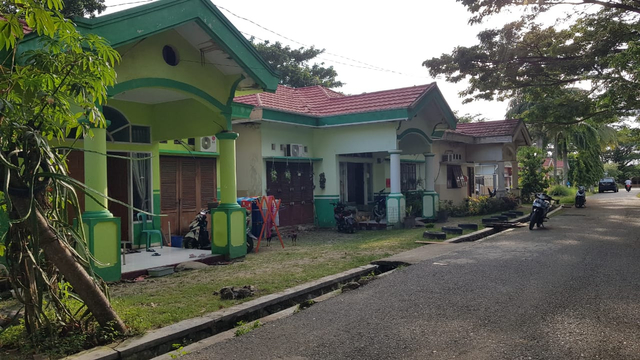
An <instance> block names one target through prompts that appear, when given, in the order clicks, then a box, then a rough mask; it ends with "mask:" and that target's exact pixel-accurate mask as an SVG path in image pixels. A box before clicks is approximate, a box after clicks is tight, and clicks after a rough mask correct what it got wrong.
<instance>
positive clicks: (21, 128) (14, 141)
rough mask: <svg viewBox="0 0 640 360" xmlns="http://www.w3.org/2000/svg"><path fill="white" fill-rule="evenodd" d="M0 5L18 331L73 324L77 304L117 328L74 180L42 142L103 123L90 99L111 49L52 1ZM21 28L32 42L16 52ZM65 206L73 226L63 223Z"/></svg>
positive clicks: (3, 146)
mask: <svg viewBox="0 0 640 360" xmlns="http://www.w3.org/2000/svg"><path fill="white" fill-rule="evenodd" d="M3 3H4V5H7V7H8V8H12V9H14V11H10V12H7V13H0V50H2V52H3V53H4V55H5V56H3V57H2V59H3V60H4V62H3V63H1V70H2V71H0V89H2V91H0V110H1V111H0V175H1V176H2V181H0V191H1V192H2V194H3V196H4V200H5V206H6V211H7V212H8V215H9V218H10V228H9V231H8V233H7V234H6V236H5V237H4V238H3V241H2V243H0V253H4V255H5V258H6V261H7V265H8V266H7V267H8V270H9V272H10V280H11V283H12V285H13V287H14V289H15V290H16V294H17V295H18V297H19V300H20V301H21V302H22V303H23V304H24V316H25V317H24V319H25V326H26V329H27V331H29V332H30V333H37V332H39V331H40V330H43V329H51V328H55V327H56V326H59V325H60V324H64V326H65V328H66V329H76V328H78V327H80V326H81V325H82V323H83V322H82V321H81V319H86V318H87V317H86V316H80V315H81V314H82V313H83V312H82V311H81V312H80V313H79V314H80V315H79V314H78V313H77V312H76V311H75V310H77V309H78V306H80V309H81V310H82V309H85V311H84V313H85V315H93V317H94V318H95V319H96V320H97V321H98V322H99V324H100V325H102V326H103V327H105V328H112V329H115V330H117V331H120V332H124V331H126V328H125V325H124V323H123V322H122V321H121V320H120V318H119V317H118V316H117V314H116V313H115V312H114V311H113V309H112V308H111V305H110V303H109V301H108V298H107V296H106V294H105V293H106V286H105V285H104V283H103V282H102V281H101V280H100V279H99V278H98V277H97V276H92V275H93V273H92V271H91V267H90V266H89V261H88V260H89V257H90V254H89V252H88V251H87V250H86V241H85V236H84V233H83V226H82V218H81V216H80V214H79V213H78V209H79V206H78V199H77V195H76V192H75V188H74V187H82V184H79V183H78V182H77V181H75V180H73V179H71V178H70V177H69V176H67V170H66V163H65V158H64V155H62V153H61V152H59V151H57V149H55V148H54V147H53V146H51V145H50V144H49V142H50V141H51V140H52V139H63V138H65V137H66V136H67V134H69V133H75V134H77V135H78V136H79V135H80V134H82V133H84V134H85V136H91V130H90V127H91V126H104V125H105V121H104V117H103V116H102V114H101V112H100V111H99V108H98V106H99V105H100V104H102V103H103V102H104V101H105V99H106V95H107V91H106V90H107V86H112V85H113V84H114V82H115V77H116V74H115V71H114V65H115V63H116V62H117V61H118V60H119V55H118V53H117V52H116V51H115V50H113V49H112V48H111V47H110V46H109V45H108V44H107V42H106V40H104V39H102V38H100V37H97V36H94V35H82V34H80V33H79V32H78V31H77V30H76V29H75V27H74V25H73V23H71V22H70V21H68V20H66V19H65V18H64V16H63V15H62V14H61V13H60V10H61V9H62V5H63V3H62V1H61V0H13V1H7V0H5V1H4V2H3ZM25 29H27V31H30V29H32V30H33V32H35V33H37V39H38V41H39V44H38V46H35V47H31V48H34V50H28V51H25V52H20V51H18V49H19V48H20V43H21V41H22V40H23V39H24V37H25ZM34 35H35V34H31V35H30V36H34ZM71 131H74V132H71ZM88 195H89V197H91V196H92V193H88ZM69 208H72V209H74V210H75V211H74V215H75V216H76V217H77V218H78V220H79V223H78V225H77V226H71V225H69V223H70V221H69V219H68V218H67V211H68V209H69ZM0 255H2V254H0ZM78 302H80V304H78ZM73 308H75V310H74V311H72V309H73ZM85 324H86V322H85Z"/></svg>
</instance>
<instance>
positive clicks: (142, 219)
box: [137, 213, 164, 249]
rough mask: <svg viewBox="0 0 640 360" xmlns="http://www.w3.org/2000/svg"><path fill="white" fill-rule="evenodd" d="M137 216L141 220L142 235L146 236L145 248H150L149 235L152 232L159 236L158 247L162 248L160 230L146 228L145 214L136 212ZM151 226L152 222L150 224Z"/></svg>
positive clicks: (162, 242)
mask: <svg viewBox="0 0 640 360" xmlns="http://www.w3.org/2000/svg"><path fill="white" fill-rule="evenodd" d="M137 218H138V221H140V222H142V235H145V236H146V243H147V249H150V248H151V237H152V236H153V235H154V234H157V235H158V236H160V248H161V249H162V247H163V245H164V241H163V240H164V239H163V236H162V231H160V230H156V229H153V228H151V229H147V214H145V213H138V215H137ZM151 226H153V223H152V224H151Z"/></svg>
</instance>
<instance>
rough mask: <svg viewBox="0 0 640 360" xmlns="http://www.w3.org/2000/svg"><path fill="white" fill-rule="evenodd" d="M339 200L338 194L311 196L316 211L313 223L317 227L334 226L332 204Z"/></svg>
mask: <svg viewBox="0 0 640 360" xmlns="http://www.w3.org/2000/svg"><path fill="white" fill-rule="evenodd" d="M338 201H340V195H316V196H314V197H313V203H314V208H315V211H316V216H315V224H316V226H317V227H319V228H333V227H335V226H336V219H335V217H334V216H333V205H331V203H336V202H338Z"/></svg>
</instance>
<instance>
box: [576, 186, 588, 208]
mask: <svg viewBox="0 0 640 360" xmlns="http://www.w3.org/2000/svg"><path fill="white" fill-rule="evenodd" d="M586 204H587V194H586V191H585V189H584V186H578V192H576V200H575V205H576V207H577V208H579V207H585V206H586Z"/></svg>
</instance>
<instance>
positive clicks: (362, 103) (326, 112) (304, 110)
mask: <svg viewBox="0 0 640 360" xmlns="http://www.w3.org/2000/svg"><path fill="white" fill-rule="evenodd" d="M435 87H436V85H435V83H431V84H427V85H419V86H412V87H406V88H400V89H392V90H384V91H376V92H371V93H365V94H359V95H344V94H341V93H339V92H336V91H333V90H331V89H328V88H325V87H323V86H308V87H303V88H297V89H296V88H291V87H288V86H284V85H278V89H277V90H276V92H275V93H267V92H263V93H259V94H251V95H243V96H238V97H236V98H235V99H234V101H235V102H237V103H241V104H245V105H253V106H256V107H261V108H266V109H271V110H277V111H284V112H290V113H298V114H304V115H308V116H313V117H323V116H336V115H346V114H353V113H367V112H373V111H381V110H394V109H406V108H411V107H412V106H413V105H415V104H416V103H417V102H418V101H419V100H420V99H421V98H422V97H423V96H425V95H426V94H427V93H429V91H430V90H431V89H432V88H435Z"/></svg>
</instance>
